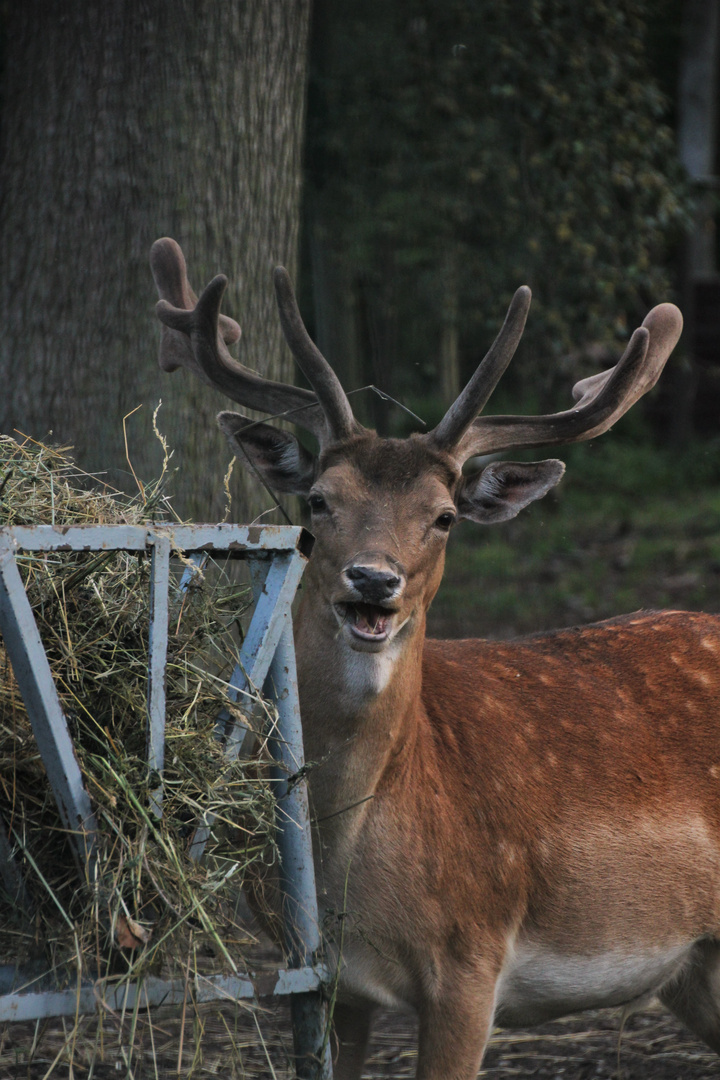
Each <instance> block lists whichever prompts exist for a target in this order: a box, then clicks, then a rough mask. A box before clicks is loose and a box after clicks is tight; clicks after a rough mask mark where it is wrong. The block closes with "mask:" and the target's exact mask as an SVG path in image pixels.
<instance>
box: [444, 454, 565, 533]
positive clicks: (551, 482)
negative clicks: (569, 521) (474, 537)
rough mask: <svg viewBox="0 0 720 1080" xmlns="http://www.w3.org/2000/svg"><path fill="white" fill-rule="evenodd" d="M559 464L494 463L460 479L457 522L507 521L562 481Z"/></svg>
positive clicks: (553, 462) (550, 461)
mask: <svg viewBox="0 0 720 1080" xmlns="http://www.w3.org/2000/svg"><path fill="white" fill-rule="evenodd" d="M564 472H565V466H564V464H563V462H562V461H556V460H555V459H550V460H549V461H533V462H520V461H495V462H493V463H492V465H488V466H487V468H485V469H483V471H482V472H481V473H477V475H475V476H470V477H468V478H467V479H464V480H463V482H462V486H461V487H460V490H459V492H458V495H457V500H456V502H457V509H458V514H459V516H460V517H461V518H469V520H470V521H477V522H480V524H482V525H489V524H492V523H493V522H496V521H508V520H509V519H510V518H514V517H515V515H516V514H519V513H520V511H521V510H522V509H523V507H525V506H527V505H528V504H529V503H531V502H534V501H535V500H536V499H542V497H543V495H547V493H548V491H549V490H550V488H552V487H555V485H556V484H557V483H558V482H559V481H560V480H561V479H562V476H563V473H564Z"/></svg>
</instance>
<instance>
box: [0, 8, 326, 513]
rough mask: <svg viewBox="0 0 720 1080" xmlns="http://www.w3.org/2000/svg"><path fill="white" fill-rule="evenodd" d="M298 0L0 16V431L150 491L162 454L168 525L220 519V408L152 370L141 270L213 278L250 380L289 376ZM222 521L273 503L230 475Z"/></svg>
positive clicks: (303, 27) (300, 84) (301, 53)
mask: <svg viewBox="0 0 720 1080" xmlns="http://www.w3.org/2000/svg"><path fill="white" fill-rule="evenodd" d="M308 14H309V0H282V2H281V3H278V2H277V0H233V2H232V3H226V4H217V3H212V2H211V0H199V2H198V0H194V2H192V3H191V2H190V0H172V2H171V0H155V2H153V3H150V2H149V0H113V3H103V2H101V0H57V2H56V3H54V4H47V3H44V2H43V0H25V2H24V3H22V4H9V5H6V6H5V8H4V9H3V17H4V24H5V25H4V38H5V56H4V82H3V89H2V125H3V138H2V159H1V160H0V187H1V189H2V201H1V203H0V249H1V250H2V252H3V272H2V278H1V282H0V320H1V321H2V325H3V334H2V339H1V341H0V379H2V385H3V394H2V397H1V398H0V429H1V430H3V431H5V432H11V431H12V430H13V429H14V428H19V429H21V430H22V431H24V432H26V433H28V434H30V435H32V436H33V437H36V438H42V437H44V436H45V434H46V433H47V431H48V430H49V429H51V430H52V431H53V439H54V440H55V441H60V442H63V443H67V442H69V443H73V444H74V446H75V452H76V457H77V458H78V460H79V462H80V463H81V464H82V465H83V466H84V467H86V468H88V469H91V470H109V474H110V478H111V479H114V480H117V478H118V476H120V471H121V470H127V466H126V464H125V450H124V446H123V426H122V420H123V416H125V415H126V414H127V413H129V412H130V411H131V410H132V409H134V408H135V407H136V406H137V405H139V404H141V403H142V404H143V408H142V409H141V410H140V412H138V413H137V414H136V415H134V416H133V417H132V418H131V419H130V420H128V433H129V443H130V453H131V458H132V462H133V465H134V468H135V470H136V471H137V472H138V474H139V475H140V476H142V475H145V476H146V477H147V476H152V475H155V474H156V473H157V469H158V466H159V460H160V448H159V445H158V444H157V442H156V440H155V439H154V438H153V435H152V430H151V414H152V410H153V408H154V405H155V404H156V403H157V401H158V399H159V398H160V397H162V399H163V401H164V407H163V410H162V413H161V418H160V425H161V427H162V429H163V430H164V431H165V433H166V434H167V436H168V440H169V443H170V445H171V446H173V447H175V448H176V457H175V459H174V464H177V465H178V467H179V472H178V477H177V478H176V481H175V484H174V488H175V489H176V490H179V498H178V499H177V500H176V503H177V505H178V507H179V509H180V510H181V512H182V513H184V514H186V515H189V516H194V517H196V518H197V519H199V520H202V519H207V518H209V519H211V520H212V519H214V518H217V517H218V516H219V515H221V514H222V507H223V504H224V495H223V492H222V476H223V474H224V472H225V470H226V467H227V462H228V460H229V454H228V451H227V449H226V446H225V445H224V442H223V440H222V438H221V436H220V434H219V432H218V431H217V428H216V425H215V422H214V414H215V413H216V412H217V410H218V408H219V407H223V405H225V406H226V405H227V401H226V399H222V398H221V397H219V396H218V395H216V394H214V393H213V392H212V391H211V390H209V389H206V388H205V387H203V386H201V385H200V384H198V383H197V382H195V381H193V380H192V379H190V378H189V377H187V376H183V375H181V374H178V375H176V376H175V377H174V378H170V377H168V376H166V375H162V373H161V372H160V371H159V370H158V368H157V365H156V363H155V353H156V341H157V338H158V336H159V330H158V328H157V327H156V325H155V319H154V314H153V306H154V288H153V285H152V280H151V277H150V273H149V269H148V252H149V248H150V245H151V243H152V241H153V240H155V239H156V238H157V237H158V236H162V235H171V236H174V237H175V238H176V239H177V240H178V241H179V243H180V244H181V246H182V247H183V248H184V250H185V252H186V255H187V258H188V265H189V268H190V274H191V281H192V282H193V284H194V285H195V288H196V289H199V288H201V287H202V286H203V285H204V284H206V283H207V281H208V280H209V279H210V277H211V276H212V275H213V274H215V273H217V272H218V271H222V272H224V273H226V274H227V275H228V277H229V279H230V290H229V293H228V295H227V299H226V302H225V305H224V310H225V311H227V312H228V314H232V315H233V316H234V317H235V318H237V319H238V321H239V322H240V323H241V325H242V327H243V343H244V344H243V353H244V357H246V362H248V363H249V364H250V365H251V366H257V368H258V369H259V370H260V371H261V372H263V373H269V374H270V375H272V376H273V377H275V378H285V379H286V378H292V374H291V368H290V361H289V359H288V356H289V354H287V353H286V351H285V348H284V345H283V344H282V343H281V336H280V332H279V326H278V320H277V315H276V313H275V309H274V299H273V296H272V289H271V276H270V275H271V269H272V267H273V266H274V265H276V264H277V263H284V264H285V265H287V266H288V267H289V268H290V269H291V272H292V271H294V269H295V258H296V239H297V230H298V220H299V196H300V180H301V177H300V169H301V140H302V128H303V114H304V96H305V65H306V45H307V27H308ZM233 483H234V485H235V490H236V493H239V494H240V495H241V503H240V505H238V504H237V503H236V505H235V506H234V510H233V513H234V517H235V519H236V520H243V519H244V520H247V519H249V518H251V517H252V516H254V514H255V513H257V512H258V510H260V509H261V508H263V507H265V506H267V505H268V501H269V500H268V498H267V497H263V496H262V495H261V494H259V493H258V485H257V484H253V483H252V482H251V481H249V482H247V486H245V485H246V482H245V480H244V474H243V472H242V470H239V469H238V470H236V477H235V478H234V480H233Z"/></svg>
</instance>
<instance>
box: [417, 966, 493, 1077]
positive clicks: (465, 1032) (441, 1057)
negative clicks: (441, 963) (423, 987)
mask: <svg viewBox="0 0 720 1080" xmlns="http://www.w3.org/2000/svg"><path fill="white" fill-rule="evenodd" d="M494 1013H495V980H494V979H492V980H487V981H486V980H483V982H481V983H477V982H473V983H470V982H469V981H468V980H466V979H463V978H457V980H456V981H455V982H454V983H453V982H451V981H450V980H448V981H446V983H445V987H444V991H443V993H442V994H439V995H437V996H434V999H433V1001H432V1002H431V1003H427V1004H426V1005H425V1006H424V1007H423V1008H422V1009H421V1012H420V1036H419V1040H418V1066H417V1080H476V1077H477V1074H478V1071H479V1069H480V1065H481V1063H482V1059H483V1054H484V1052H485V1046H486V1045H487V1041H488V1038H489V1037H490V1032H491V1031H492V1023H493V1016H494Z"/></svg>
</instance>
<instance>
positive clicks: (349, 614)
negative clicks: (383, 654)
mask: <svg viewBox="0 0 720 1080" xmlns="http://www.w3.org/2000/svg"><path fill="white" fill-rule="evenodd" d="M338 608H339V609H340V611H341V613H342V616H343V622H344V623H345V624H346V625H348V626H349V627H350V629H351V630H352V632H353V633H354V634H357V636H358V637H359V638H363V639H364V640H365V641H384V640H385V638H386V637H387V636H388V633H389V632H390V625H391V623H392V620H393V615H394V612H392V611H388V609H387V608H382V607H379V606H378V605H377V604H360V603H357V604H338Z"/></svg>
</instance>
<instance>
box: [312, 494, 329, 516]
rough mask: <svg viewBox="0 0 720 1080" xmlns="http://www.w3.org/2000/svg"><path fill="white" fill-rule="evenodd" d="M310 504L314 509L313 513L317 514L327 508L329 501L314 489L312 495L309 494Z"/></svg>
mask: <svg viewBox="0 0 720 1080" xmlns="http://www.w3.org/2000/svg"><path fill="white" fill-rule="evenodd" d="M308 506H309V507H310V509H311V510H312V511H313V513H316V514H319V513H322V511H323V510H327V503H326V502H325V500H324V499H323V497H322V495H319V494H318V493H317V492H316V491H314V492H313V493H312V494H311V495H309V496H308Z"/></svg>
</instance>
